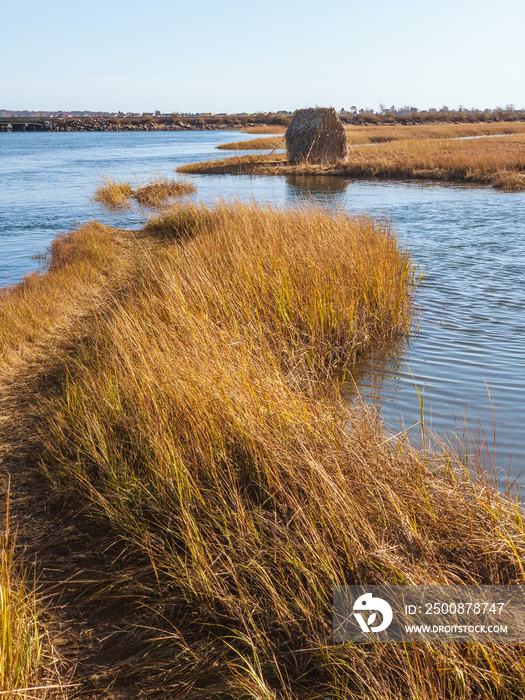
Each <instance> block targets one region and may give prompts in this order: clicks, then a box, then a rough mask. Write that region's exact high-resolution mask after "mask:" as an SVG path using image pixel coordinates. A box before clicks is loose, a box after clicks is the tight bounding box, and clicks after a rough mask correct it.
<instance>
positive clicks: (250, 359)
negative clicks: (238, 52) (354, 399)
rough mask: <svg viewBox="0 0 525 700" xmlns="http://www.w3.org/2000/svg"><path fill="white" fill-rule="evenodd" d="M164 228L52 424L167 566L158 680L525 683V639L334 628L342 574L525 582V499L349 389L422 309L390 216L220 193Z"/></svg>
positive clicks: (73, 457)
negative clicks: (473, 639)
mask: <svg viewBox="0 0 525 700" xmlns="http://www.w3.org/2000/svg"><path fill="white" fill-rule="evenodd" d="M148 231H149V233H150V235H160V236H161V237H162V240H163V241H164V243H163V245H162V247H161V248H159V251H158V254H157V255H156V256H155V257H153V258H152V259H151V260H150V262H149V264H148V265H147V266H146V268H145V270H144V272H143V274H141V275H140V276H138V277H137V278H135V279H134V281H133V283H132V284H131V286H130V287H129V289H128V290H127V293H125V294H121V295H120V296H119V298H118V299H114V300H113V301H112V303H111V304H109V305H108V307H107V308H106V309H104V310H101V312H100V314H99V315H98V317H97V318H96V319H95V320H94V321H93V324H92V327H91V332H90V334H89V339H88V340H85V341H82V342H80V344H79V348H78V352H77V354H76V356H73V357H68V358H65V359H64V372H63V376H64V381H63V383H62V384H61V385H60V386H59V387H57V391H56V395H55V397H54V398H53V399H52V400H51V401H47V402H45V404H44V405H43V407H42V421H43V422H42V426H41V440H42V444H43V447H44V450H45V464H46V468H47V470H48V472H49V474H50V475H51V477H52V478H55V479H60V480H61V481H63V482H65V483H66V484H69V485H70V486H71V487H72V488H74V489H75V490H78V491H80V492H82V493H84V494H85V496H86V497H87V498H88V499H90V501H91V502H92V504H93V508H94V511H95V512H96V513H98V517H103V518H107V519H108V521H109V522H111V523H112V526H113V527H114V528H115V529H116V530H117V531H119V532H120V533H121V534H122V536H124V537H125V538H127V539H128V541H129V542H130V546H131V545H132V546H134V547H136V548H137V549H138V550H140V551H142V552H144V553H145V554H146V555H147V557H148V558H149V560H150V561H151V567H152V570H153V571H154V575H155V577H156V581H157V585H156V586H154V587H152V588H151V589H150V597H149V599H148V600H147V601H145V603H144V604H145V605H147V606H148V607H149V608H150V609H153V610H156V611H157V613H158V620H159V623H158V625H159V631H158V633H156V634H155V638H154V640H153V641H152V642H151V644H150V645H149V646H144V643H143V644H142V646H141V649H140V651H141V658H142V664H143V672H144V675H145V676H147V677H148V679H149V681H150V682H151V683H152V684H153V686H154V687H155V688H156V691H155V692H156V693H157V694H158V695H159V696H160V697H167V696H177V695H181V696H186V697H193V698H209V697H210V696H213V697H222V698H230V697H251V698H258V699H261V700H262V699H263V698H264V699H269V698H271V699H272V700H277V699H281V698H286V699H290V700H292V698H294V699H295V698H321V697H330V698H334V699H335V698H338V699H340V700H342V699H343V698H345V700H348V699H355V700H357V698H370V697H373V698H375V699H376V700H394V699H396V700H397V699H399V698H410V699H414V700H415V699H416V698H417V699H418V700H427V699H428V700H436V698H455V699H459V698H464V699H465V700H467V698H469V699H470V698H478V697H479V698H481V697H483V698H508V699H510V698H516V697H517V696H518V695H517V694H519V689H520V688H523V687H524V685H525V666H524V664H523V649H522V648H521V647H520V646H517V645H515V646H505V645H500V646H498V645H497V644H493V645H485V646H481V645H466V644H461V645H460V644H442V645H434V646H432V645H425V644H414V645H411V646H410V647H407V646H400V645H395V644H384V645H379V644H373V645H372V644H371V645H366V646H352V645H347V646H342V645H340V646H337V645H334V644H333V643H332V640H331V604H332V589H333V586H334V585H337V584H352V583H368V584H372V583H375V584H380V583H387V582H388V583H401V584H402V583H465V584H466V583H477V584H482V583H485V584H489V583H494V584H495V583H501V584H505V583H523V578H524V575H525V574H524V569H523V564H522V562H523V558H524V556H525V538H524V533H523V523H522V520H521V517H520V515H519V511H518V509H517V508H516V506H515V505H514V504H512V503H511V502H510V501H508V500H506V499H505V498H504V497H501V496H499V495H498V494H497V493H496V491H495V490H494V489H492V488H491V487H490V485H489V484H487V483H484V482H483V480H481V481H478V480H477V479H476V478H475V477H473V475H472V472H471V471H469V470H468V468H467V466H466V465H465V464H463V463H462V461H461V459H460V458H459V457H457V456H456V455H454V454H452V453H446V452H443V453H433V454H430V453H428V452H425V453H417V452H416V451H415V450H413V449H412V448H411V447H410V446H409V445H408V444H407V442H406V441H403V440H398V441H396V442H392V441H386V440H385V438H384V436H383V435H382V433H381V430H380V427H379V425H378V424H377V422H376V421H375V419H374V417H373V416H370V415H368V414H366V413H361V412H354V411H352V410H349V409H348V408H347V407H346V406H345V405H344V404H343V402H342V401H341V399H340V396H339V391H338V380H339V379H340V377H341V372H342V371H344V370H345V368H347V369H348V367H349V365H350V366H351V365H352V363H353V361H354V360H355V359H356V358H357V357H358V356H359V355H360V354H362V353H365V352H366V350H367V349H368V348H370V347H372V346H377V345H378V344H381V343H385V342H392V341H393V340H394V339H395V338H396V337H399V336H402V335H404V334H405V333H406V330H407V326H408V323H409V313H410V288H411V284H412V280H413V270H412V268H411V265H410V260H409V258H408V256H407V255H406V253H404V252H403V251H401V250H399V247H398V245H397V243H396V240H395V238H394V237H393V236H392V234H391V233H390V231H389V229H388V227H387V226H385V224H384V223H381V222H375V221H373V220H371V219H369V218H367V217H359V218H351V217H349V216H348V215H346V214H343V213H336V214H335V215H330V214H329V213H327V212H322V211H319V210H316V209H310V208H307V209H303V210H297V211H296V210H293V211H280V210H272V209H268V208H259V207H256V206H255V205H236V206H234V205H230V206H228V205H225V204H221V205H217V206H215V207H214V208H211V209H210V208H207V207H205V206H186V207H177V208H175V209H174V210H173V211H172V212H171V213H169V214H165V215H162V216H159V217H156V218H155V219H153V220H152V221H151V222H150V224H149V225H148ZM170 239H171V242H170ZM115 590H116V594H117V595H118V592H117V591H118V589H115ZM153 694H154V691H153V690H152V691H151V692H150V695H149V697H153Z"/></svg>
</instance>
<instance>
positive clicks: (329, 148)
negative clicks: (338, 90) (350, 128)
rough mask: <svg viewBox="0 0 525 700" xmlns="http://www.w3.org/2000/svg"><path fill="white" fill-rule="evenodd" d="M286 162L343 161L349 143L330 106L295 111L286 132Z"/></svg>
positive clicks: (294, 163) (339, 121)
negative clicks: (327, 107) (328, 107)
mask: <svg viewBox="0 0 525 700" xmlns="http://www.w3.org/2000/svg"><path fill="white" fill-rule="evenodd" d="M285 138H286V149H287V151H288V162H289V163H291V164H292V165H296V164H298V163H337V162H338V161H340V160H343V159H344V158H346V156H347V153H348V141H347V138H346V132H345V128H344V126H343V125H342V124H341V120H340V119H339V117H338V116H337V113H336V111H335V109H334V108H333V107H330V109H322V108H320V107H316V108H315V109H298V110H297V112H295V114H294V116H293V119H292V122H291V124H290V126H289V127H288V129H287V130H286V135H285Z"/></svg>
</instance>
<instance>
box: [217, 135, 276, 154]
mask: <svg viewBox="0 0 525 700" xmlns="http://www.w3.org/2000/svg"><path fill="white" fill-rule="evenodd" d="M217 148H218V149H220V150H223V151H259V150H269V151H272V150H275V149H280V148H286V142H285V140H284V136H266V137H263V138H259V139H250V140H249V141H233V142H232V143H221V145H220V146H217Z"/></svg>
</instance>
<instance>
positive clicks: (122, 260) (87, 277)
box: [0, 222, 130, 368]
mask: <svg viewBox="0 0 525 700" xmlns="http://www.w3.org/2000/svg"><path fill="white" fill-rule="evenodd" d="M129 235H130V234H124V233H123V232H121V231H117V230H116V229H112V228H110V227H109V226H104V225H102V224H99V223H95V222H91V223H89V224H86V225H84V226H81V227H80V228H79V229H77V230H76V231H72V232H70V233H67V234H63V235H59V236H57V237H56V238H55V239H54V240H53V242H52V243H51V247H50V251H49V263H50V264H49V270H48V271H47V272H46V274H41V273H40V272H34V273H33V274H31V275H28V276H27V277H25V278H24V280H23V282H22V283H21V284H18V285H16V286H13V287H6V288H4V289H1V290H0V368H4V367H5V366H7V365H13V364H16V363H17V362H18V361H19V360H20V359H22V358H23V357H26V356H27V355H28V354H30V353H33V352H34V351H35V349H36V348H37V347H38V346H39V345H41V344H42V343H43V342H44V341H45V339H46V338H49V337H51V335H52V334H54V333H56V332H58V331H59V329H60V327H61V326H62V325H63V324H64V323H66V322H68V321H69V320H70V319H71V318H72V317H74V316H75V315H77V314H80V313H82V311H83V310H84V309H85V307H86V300H87V299H88V298H94V297H96V295H97V294H100V290H101V289H102V288H103V287H104V286H105V285H106V284H107V283H109V278H110V277H111V280H112V282H111V283H114V282H115V280H118V278H119V276H120V275H121V274H122V273H123V271H124V269H125V267H126V265H127V263H128V262H129V255H128V252H127V251H128V241H127V238H128V237H129Z"/></svg>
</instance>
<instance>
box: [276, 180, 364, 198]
mask: <svg viewBox="0 0 525 700" xmlns="http://www.w3.org/2000/svg"><path fill="white" fill-rule="evenodd" d="M285 180H286V190H287V196H288V199H289V200H291V201H293V200H296V199H300V200H304V199H309V198H313V199H315V200H321V201H323V200H324V201H330V202H331V201H341V194H343V193H344V192H345V190H346V188H347V187H348V184H349V182H350V181H349V180H346V179H345V178H344V177H335V176H333V177H332V176H328V175H286V177H285Z"/></svg>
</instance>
